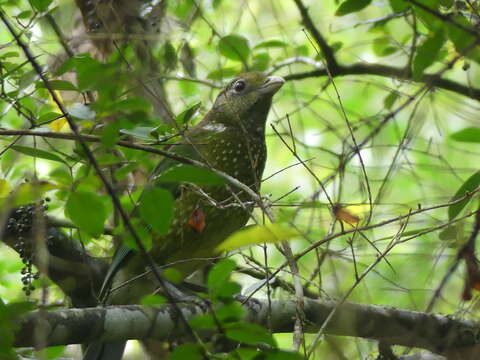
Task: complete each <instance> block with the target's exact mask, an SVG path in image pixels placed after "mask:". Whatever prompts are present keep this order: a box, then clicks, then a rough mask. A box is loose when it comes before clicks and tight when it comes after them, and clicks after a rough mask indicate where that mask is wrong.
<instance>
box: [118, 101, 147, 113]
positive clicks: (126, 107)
mask: <svg viewBox="0 0 480 360" xmlns="http://www.w3.org/2000/svg"><path fill="white" fill-rule="evenodd" d="M151 107H152V104H151V103H150V102H148V101H147V100H145V99H144V98H139V97H130V98H128V99H123V100H121V101H118V102H116V103H115V105H114V108H115V110H123V111H132V112H133V111H145V112H147V111H150V108H151Z"/></svg>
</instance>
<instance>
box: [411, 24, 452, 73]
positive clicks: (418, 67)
mask: <svg viewBox="0 0 480 360" xmlns="http://www.w3.org/2000/svg"><path fill="white" fill-rule="evenodd" d="M444 42H445V35H444V32H443V30H442V29H441V30H439V31H436V32H435V33H434V34H433V35H432V36H431V37H429V38H428V39H427V40H425V41H424V43H423V44H422V45H420V46H419V47H418V49H417V53H416V54H415V58H414V59H413V78H414V79H415V80H419V79H420V78H421V77H422V76H423V72H424V70H425V69H426V68H428V67H429V66H430V65H432V64H433V63H434V62H435V61H436V60H437V57H438V54H439V52H440V49H441V48H442V46H443V44H444Z"/></svg>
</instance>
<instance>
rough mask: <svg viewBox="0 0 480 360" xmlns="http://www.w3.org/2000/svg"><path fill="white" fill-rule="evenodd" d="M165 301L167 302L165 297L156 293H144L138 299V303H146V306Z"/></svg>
mask: <svg viewBox="0 0 480 360" xmlns="http://www.w3.org/2000/svg"><path fill="white" fill-rule="evenodd" d="M166 302H167V299H165V298H164V297H163V296H161V295H157V294H149V295H145V296H144V297H142V298H141V299H140V304H142V305H148V306H156V305H162V304H165V303H166Z"/></svg>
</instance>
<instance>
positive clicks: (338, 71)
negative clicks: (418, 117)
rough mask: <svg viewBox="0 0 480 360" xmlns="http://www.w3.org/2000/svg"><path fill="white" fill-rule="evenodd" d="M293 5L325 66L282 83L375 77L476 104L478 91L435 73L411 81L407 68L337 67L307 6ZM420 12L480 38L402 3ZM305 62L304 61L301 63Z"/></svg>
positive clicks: (473, 33) (479, 96)
mask: <svg viewBox="0 0 480 360" xmlns="http://www.w3.org/2000/svg"><path fill="white" fill-rule="evenodd" d="M293 1H294V2H295V5H296V6H297V8H298V11H299V12H300V15H301V17H302V23H303V24H304V25H305V27H306V29H307V30H308V32H309V33H310V34H311V35H312V37H313V39H314V40H315V42H316V44H317V45H318V47H319V48H320V50H321V52H322V53H323V56H324V58H325V63H326V67H325V68H318V69H316V70H313V71H308V72H302V73H296V74H290V75H287V76H285V80H287V81H290V80H302V79H308V78H312V77H322V76H331V77H339V76H348V75H377V76H382V77H387V78H395V79H399V80H408V81H418V82H420V83H424V84H429V85H431V86H435V87H437V88H440V89H444V90H448V91H452V92H455V93H458V94H460V95H463V96H466V97H469V98H471V99H474V100H478V101H480V88H472V87H469V86H467V85H463V84H461V83H459V82H456V81H453V80H449V79H445V78H442V77H441V76H439V75H438V74H424V75H423V76H422V77H421V78H420V79H418V80H417V79H413V77H412V71H411V69H410V68H409V67H408V65H407V66H405V67H402V68H400V67H394V66H388V65H382V64H365V63H355V64H351V65H342V64H339V63H338V62H337V60H336V58H335V54H334V51H333V48H332V47H331V46H329V45H328V43H327V41H326V40H325V38H324V36H323V35H322V34H321V32H320V31H319V30H318V28H317V27H316V26H315V24H314V22H313V20H312V18H311V17H310V15H309V13H308V9H307V7H306V6H305V5H304V4H303V2H302V0H293ZM405 1H407V2H409V3H411V4H413V5H415V6H417V7H419V8H421V9H422V10H424V11H427V12H429V13H430V14H432V15H433V16H435V17H437V18H438V19H440V20H442V21H444V22H448V23H449V24H451V25H452V26H455V27H457V28H459V29H461V30H463V31H465V33H466V34H468V35H471V36H474V37H475V38H477V39H479V38H480V33H479V32H478V31H477V30H475V29H471V28H468V27H466V26H464V25H463V24H459V23H457V22H456V21H454V20H453V19H451V18H450V17H448V16H446V15H443V14H441V13H439V12H437V11H435V10H434V9H431V8H429V7H427V6H426V5H424V4H422V3H420V2H419V1H416V0H405ZM302 62H305V61H302ZM312 64H313V65H315V67H319V66H318V65H319V64H318V62H313V63H312ZM280 67H282V66H280ZM280 67H275V66H274V68H273V71H275V70H277V69H278V68H280Z"/></svg>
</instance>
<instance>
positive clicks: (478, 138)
mask: <svg viewBox="0 0 480 360" xmlns="http://www.w3.org/2000/svg"><path fill="white" fill-rule="evenodd" d="M450 138H451V139H453V140H455V141H461V142H472V143H480V128H476V127H468V128H465V129H462V130H460V131H457V132H455V133H453V134H451V135H450Z"/></svg>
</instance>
